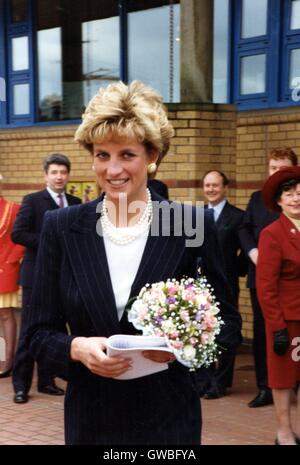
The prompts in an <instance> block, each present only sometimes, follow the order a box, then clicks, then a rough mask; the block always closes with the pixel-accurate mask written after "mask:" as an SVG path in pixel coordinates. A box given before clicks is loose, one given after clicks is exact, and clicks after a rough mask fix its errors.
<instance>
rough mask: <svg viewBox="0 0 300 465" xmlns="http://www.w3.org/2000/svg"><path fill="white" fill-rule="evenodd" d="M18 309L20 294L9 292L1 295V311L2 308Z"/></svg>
mask: <svg viewBox="0 0 300 465" xmlns="http://www.w3.org/2000/svg"><path fill="white" fill-rule="evenodd" d="M10 307H14V308H15V307H18V292H17V291H16V292H8V293H7V294H0V311H1V308H10Z"/></svg>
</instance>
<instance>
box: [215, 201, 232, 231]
mask: <svg viewBox="0 0 300 465" xmlns="http://www.w3.org/2000/svg"><path fill="white" fill-rule="evenodd" d="M229 223H230V214H229V204H228V202H226V203H225V205H224V207H223V210H222V211H221V213H220V216H219V218H218V220H217V222H216V226H217V229H218V230H220V229H227V228H228V225H229Z"/></svg>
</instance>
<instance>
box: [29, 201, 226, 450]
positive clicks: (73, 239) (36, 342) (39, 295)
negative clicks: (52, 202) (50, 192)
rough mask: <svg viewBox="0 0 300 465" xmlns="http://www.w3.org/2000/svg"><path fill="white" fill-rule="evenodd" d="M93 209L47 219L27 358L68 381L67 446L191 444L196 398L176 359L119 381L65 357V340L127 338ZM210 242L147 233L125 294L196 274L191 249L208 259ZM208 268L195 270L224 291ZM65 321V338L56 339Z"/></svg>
mask: <svg viewBox="0 0 300 465" xmlns="http://www.w3.org/2000/svg"><path fill="white" fill-rule="evenodd" d="M152 197H153V200H160V199H161V198H160V197H159V196H157V195H155V194H154V193H152ZM96 205H97V201H95V202H91V203H89V204H85V205H82V206H80V207H77V206H75V207H70V208H69V209H62V210H59V211H56V212H51V213H48V214H47V216H46V218H45V224H44V231H43V234H42V241H41V246H40V248H39V254H38V261H37V273H36V280H35V286H34V291H33V300H32V305H31V309H30V315H29V318H28V327H29V335H30V341H29V343H30V348H31V351H32V353H33V355H34V356H35V357H36V358H37V360H41V361H43V362H46V363H47V364H48V367H49V369H51V371H52V372H53V373H55V374H56V375H57V376H61V377H63V378H65V379H67V380H68V381H69V383H68V388H67V392H66V399H65V433H66V443H67V444H165V445H167V444H178V445H179V444H199V440H200V439H199V438H200V431H201V414H200V409H199V399H198V395H197V392H196V389H195V387H194V383H193V377H192V376H190V374H189V372H188V370H187V369H186V368H185V367H183V366H182V365H180V364H179V363H177V362H175V363H173V364H172V365H171V366H170V367H169V369H168V370H167V371H164V372H161V373H158V374H155V375H151V376H146V377H143V378H139V379H136V380H129V381H119V380H113V379H105V378H102V377H100V376H95V375H93V374H92V373H91V372H89V370H88V369H86V368H85V367H84V366H83V365H82V364H80V363H77V362H76V363H75V362H71V361H70V359H69V351H70V344H71V341H72V338H73V337H76V336H96V335H98V336H110V335H112V334H116V333H120V332H127V333H136V330H134V329H133V326H132V325H131V324H129V323H128V320H127V317H126V312H124V315H123V318H122V320H121V322H119V321H118V319H117V310H116V304H115V299H114V295H113V291H112V285H111V281H110V277H109V272H108V264H107V259H106V256H105V249H104V244H103V240H102V238H101V237H99V236H98V235H97V234H96V232H95V229H96V221H97V219H98V216H97V215H96V213H95V211H96ZM210 237H211V238H210V240H208V241H207V244H210V245H209V246H205V247H204V246H202V247H201V249H200V250H199V249H198V250H195V249H191V248H189V249H187V248H186V247H185V238H184V237H175V236H171V237H151V236H149V238H148V241H147V243H146V247H145V251H144V254H143V257H142V260H141V264H140V267H139V270H138V272H137V275H136V278H135V280H134V283H133V285H132V289H131V296H135V295H137V293H138V292H139V290H140V288H141V287H142V286H143V285H144V284H145V283H146V282H154V281H158V280H161V279H166V278H172V277H175V278H180V277H182V276H183V275H189V276H195V275H196V270H197V264H198V262H199V256H198V255H199V253H200V252H201V253H202V256H203V257H205V256H206V257H207V256H209V255H215V254H216V252H217V249H216V248H214V247H215V246H216V243H215V242H214V240H213V234H212V233H211V232H210ZM217 263H218V261H217V258H216V257H215V258H214V259H212V260H210V263H208V264H207V266H206V265H205V263H203V266H204V267H205V266H206V269H207V271H208V273H209V274H212V275H214V273H215V276H216V279H217V280H218V279H219V278H220V280H221V282H220V283H219V285H218V286H219V287H220V288H221V289H223V290H224V289H225V288H226V283H224V280H223V281H222V279H223V278H222V276H223V275H222V272H221V271H220V270H218V269H216V268H215V266H216V265H217ZM125 266H126V264H125ZM223 294H224V292H223ZM66 322H68V324H69V327H70V329H71V335H66V334H64V333H63V327H64V325H65V323H66Z"/></svg>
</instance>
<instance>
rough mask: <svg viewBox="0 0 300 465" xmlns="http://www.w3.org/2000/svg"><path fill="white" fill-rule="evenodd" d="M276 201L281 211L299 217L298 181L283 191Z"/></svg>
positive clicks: (299, 197) (299, 194) (299, 191)
mask: <svg viewBox="0 0 300 465" xmlns="http://www.w3.org/2000/svg"><path fill="white" fill-rule="evenodd" d="M277 203H278V205H279V206H280V207H281V209H282V211H283V213H285V214H286V215H288V216H290V217H291V218H295V219H300V183H299V184H297V185H296V186H295V187H291V189H289V190H288V191H285V192H283V193H282V194H281V197H280V200H278V202H277Z"/></svg>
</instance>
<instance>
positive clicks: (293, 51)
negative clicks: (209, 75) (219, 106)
mask: <svg viewBox="0 0 300 465" xmlns="http://www.w3.org/2000/svg"><path fill="white" fill-rule="evenodd" d="M232 5H233V6H234V7H233V10H232V13H233V16H234V18H235V22H234V24H233V26H234V45H233V48H234V55H233V70H234V71H233V80H232V82H233V86H232V89H231V101H232V102H233V103H236V104H237V106H238V108H240V109H251V108H269V107H280V106H290V105H298V104H299V100H300V97H298V96H297V89H298V88H299V86H300V0H283V1H280V0H237V1H236V2H234V3H232ZM295 92H296V94H295ZM295 95H296V98H295Z"/></svg>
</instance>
